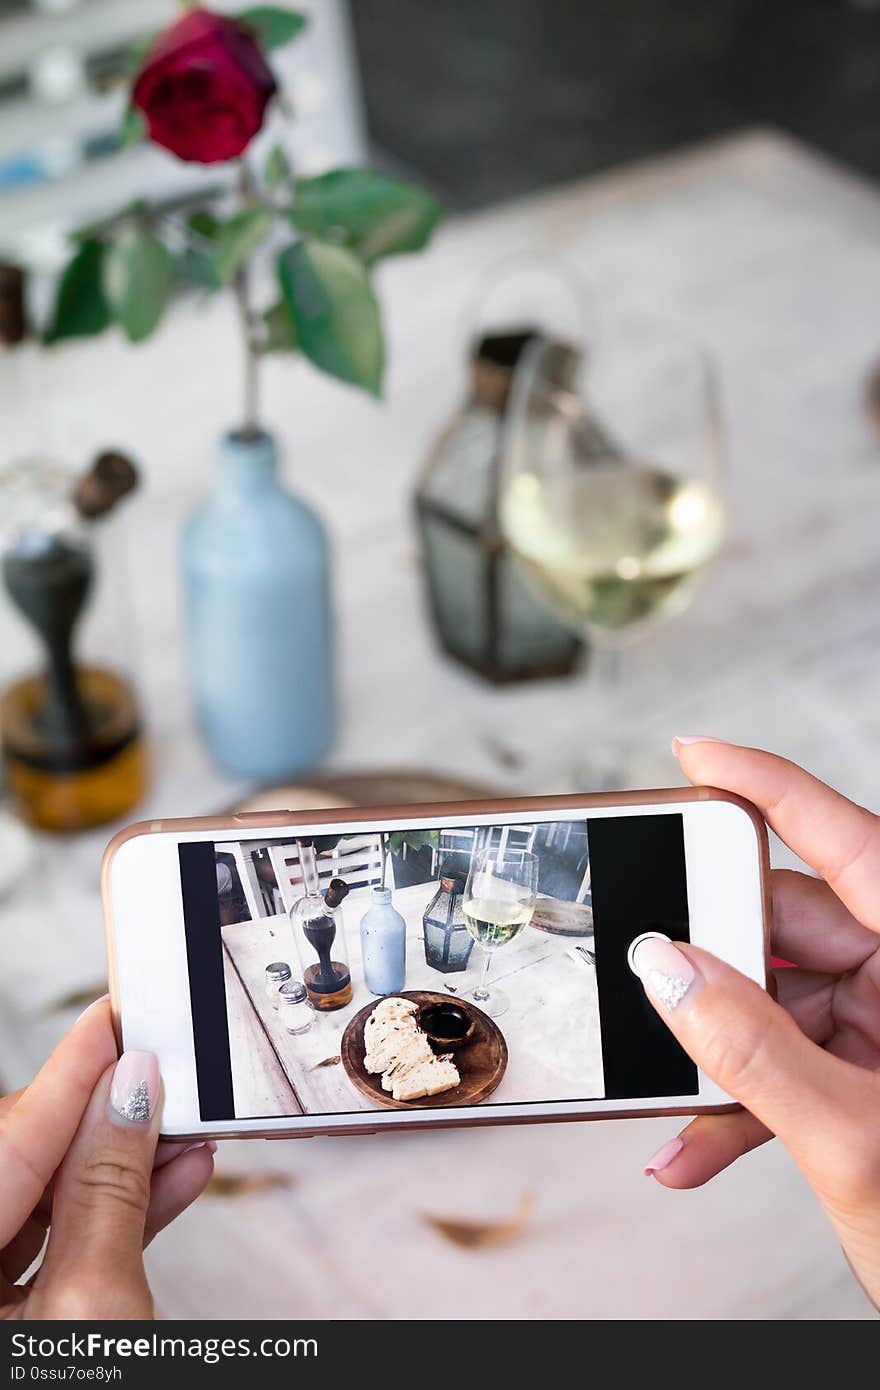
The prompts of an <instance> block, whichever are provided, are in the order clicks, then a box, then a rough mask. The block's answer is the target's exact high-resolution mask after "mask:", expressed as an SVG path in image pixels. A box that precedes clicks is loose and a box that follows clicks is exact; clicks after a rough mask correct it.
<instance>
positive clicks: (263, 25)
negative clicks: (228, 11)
mask: <svg viewBox="0 0 880 1390" xmlns="http://www.w3.org/2000/svg"><path fill="white" fill-rule="evenodd" d="M233 18H234V19H235V20H236V21H237V22H238V23H239V24H244V25H245V27H246V28H248V29H250V30H251V32H252V33H253V35H254V38H255V39H256V40H257V43H258V44H259V45H260V47H261V48H282V47H283V46H284V44H286V43H290V40H291V39H295V38H296V36H297V34H299V33H301V32H302V30H303V29H304V28H305V27H306V23H307V22H308V21H307V20H306V16H305V15H304V14H297V12H296V10H282V9H280V8H279V7H278V6H276V5H254V6H253V8H251V9H249V10H242V11H241V13H240V14H237V15H234V16H233Z"/></svg>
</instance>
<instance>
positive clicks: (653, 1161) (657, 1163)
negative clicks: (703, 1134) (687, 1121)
mask: <svg viewBox="0 0 880 1390" xmlns="http://www.w3.org/2000/svg"><path fill="white" fill-rule="evenodd" d="M683 1148H684V1140H683V1139H682V1137H681V1135H677V1136H676V1137H675V1139H667V1140H666V1143H665V1144H661V1145H660V1147H659V1149H658V1150H657V1152H656V1153H655V1154H652V1155H651V1157H650V1158H649V1159H648V1161H647V1163H646V1164H645V1177H646V1178H650V1177H651V1175H652V1174H653V1173H661V1172H662V1171H663V1169H664V1168H668V1167H669V1165H670V1163H671V1162H672V1160H673V1159H674V1158H678V1155H679V1154H680V1153H681V1151H682V1149H683Z"/></svg>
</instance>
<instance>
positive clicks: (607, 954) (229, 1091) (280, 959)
mask: <svg viewBox="0 0 880 1390" xmlns="http://www.w3.org/2000/svg"><path fill="white" fill-rule="evenodd" d="M178 852H179V858H180V873H181V886H182V896H183V907H184V924H185V931H186V949H187V964H188V971H189V987H190V995H191V1001H192V1018H193V1034H194V1044H195V1060H196V1073H197V1082H198V1093H199V1107H200V1112H201V1118H202V1120H203V1121H222V1120H227V1119H261V1118H278V1117H281V1116H294V1115H313V1116H326V1115H334V1114H337V1115H338V1114H356V1113H363V1112H364V1111H371V1110H372V1111H375V1110H381V1109H387V1108H394V1109H398V1110H400V1109H420V1110H432V1109H437V1110H440V1109H443V1110H448V1109H450V1108H453V1107H456V1106H459V1107H461V1106H472V1105H480V1106H481V1107H491V1106H492V1105H510V1104H519V1105H530V1104H532V1105H536V1106H537V1105H546V1104H547V1103H548V1102H554V1101H584V1100H597V1099H609V1100H620V1101H625V1100H626V1099H627V1098H635V1097H639V1098H642V1097H652V1096H657V1097H664V1096H691V1095H696V1094H697V1093H698V1086H699V1083H698V1074H697V1069H696V1067H695V1066H694V1064H693V1062H691V1060H690V1059H689V1058H688V1056H687V1055H686V1054H685V1052H684V1051H683V1050H682V1049H681V1047H680V1046H679V1044H678V1043H677V1042H676V1040H675V1039H674V1038H673V1037H672V1035H671V1034H670V1033H669V1031H668V1030H667V1029H666V1027H665V1026H664V1024H663V1023H662V1021H661V1020H660V1018H659V1017H658V1016H657V1014H656V1013H655V1011H654V1010H653V1008H652V1007H651V1005H650V1004H649V1003H648V1001H647V999H646V998H645V995H644V991H643V989H642V986H641V984H640V983H639V981H638V980H637V979H636V977H635V976H634V975H633V973H632V971H631V970H630V968H629V965H628V963H627V948H628V947H629V945H630V943H631V942H632V940H633V939H634V938H635V937H636V936H639V935H640V934H641V933H643V932H647V931H659V932H662V933H664V934H665V935H667V936H669V937H671V938H673V939H675V940H680V941H682V940H683V941H687V940H689V939H690V938H689V918H688V895H687V875H686V869H685V843H684V826H683V819H682V816H681V814H680V813H662V814H659V813H658V814H652V815H612V816H595V817H587V818H585V817H583V816H573V817H571V818H567V819H554V820H552V821H546V820H537V821H534V822H528V823H526V822H523V823H516V824H510V823H506V824H498V825H485V824H480V825H461V824H457V823H452V824H450V825H448V826H445V827H443V826H440V827H436V828H433V829H428V830H426V829H423V828H421V829H420V828H414V829H412V830H406V829H401V828H400V825H399V823H396V824H395V826H394V828H393V829H391V828H384V829H383V828H381V827H377V828H376V829H371V828H370V827H369V826H366V825H364V826H360V827H358V829H357V830H356V831H352V832H351V833H345V834H339V833H337V834H326V835H324V834H316V835H315V836H313V837H311V836H310V837H306V838H305V839H298V838H297V836H296V834H295V833H294V832H289V833H288V834H287V835H286V836H285V837H284V838H274V839H259V838H248V839H240V840H229V839H224V840H202V841H194V842H182V843H180V844H179V846H178ZM622 1108H623V1107H622Z"/></svg>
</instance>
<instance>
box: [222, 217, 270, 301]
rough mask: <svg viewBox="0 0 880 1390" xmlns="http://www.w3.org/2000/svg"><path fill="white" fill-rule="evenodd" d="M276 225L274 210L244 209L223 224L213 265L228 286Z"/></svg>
mask: <svg viewBox="0 0 880 1390" xmlns="http://www.w3.org/2000/svg"><path fill="white" fill-rule="evenodd" d="M274 223H275V213H274V211H273V210H272V208H264V207H256V208H244V209H243V210H242V211H241V212H237V213H236V214H235V216H234V217H230V219H229V221H228V222H222V223H221V224H220V226H219V227H218V228H217V230H216V232H215V236H214V239H215V244H216V250H215V252H214V265H215V267H216V270H217V274H218V275H219V277H220V279H221V281H222V282H223V284H224V285H225V284H227V283H228V282H229V281H230V280H231V279H232V277H233V275H234V274H235V272H236V271H237V270H238V268H239V266H241V265H243V264H244V262H245V261H246V260H247V258H248V256H249V255H250V254H251V252H252V251H254V250H256V248H257V247H258V246H259V244H260V242H261V241H264V240H265V238H266V237H267V236H268V235H269V232H270V231H271V230H272V227H273V225H274Z"/></svg>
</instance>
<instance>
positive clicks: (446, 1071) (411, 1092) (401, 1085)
mask: <svg viewBox="0 0 880 1390" xmlns="http://www.w3.org/2000/svg"><path fill="white" fill-rule="evenodd" d="M460 1080H461V1077H460V1076H459V1074H458V1068H457V1067H456V1065H455V1063H454V1062H452V1061H450V1060H449V1059H448V1058H447V1057H434V1056H433V1055H432V1057H431V1060H430V1061H429V1062H422V1063H421V1064H419V1065H418V1066H415V1067H409V1068H408V1069H407V1070H406V1071H405V1072H404V1073H403V1075H402V1076H399V1077H395V1078H394V1081H393V1084H392V1087H391V1094H392V1096H393V1097H394V1099H395V1100H420V1099H421V1097H422V1096H438V1095H440V1093H441V1092H442V1091H451V1090H452V1088H453V1087H454V1086H457V1085H458V1083H459V1081H460Z"/></svg>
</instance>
